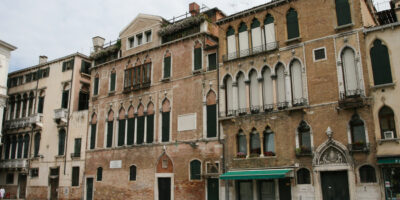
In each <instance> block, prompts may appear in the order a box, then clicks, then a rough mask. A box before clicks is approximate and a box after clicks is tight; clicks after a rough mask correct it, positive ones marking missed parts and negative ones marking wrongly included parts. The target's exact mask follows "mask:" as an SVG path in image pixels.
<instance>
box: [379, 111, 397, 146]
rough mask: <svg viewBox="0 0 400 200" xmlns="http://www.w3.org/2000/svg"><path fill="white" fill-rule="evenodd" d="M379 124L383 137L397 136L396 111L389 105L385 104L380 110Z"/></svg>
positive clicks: (391, 137)
mask: <svg viewBox="0 0 400 200" xmlns="http://www.w3.org/2000/svg"><path fill="white" fill-rule="evenodd" d="M379 124H380V127H381V137H382V139H393V138H397V135H396V127H395V126H396V124H395V121H394V113H393V110H392V109H391V108H389V107H388V106H383V107H382V108H381V110H380V111H379Z"/></svg>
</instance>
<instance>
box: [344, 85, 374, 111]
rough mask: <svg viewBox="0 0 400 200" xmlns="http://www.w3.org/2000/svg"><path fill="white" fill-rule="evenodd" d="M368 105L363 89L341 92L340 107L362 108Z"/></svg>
mask: <svg viewBox="0 0 400 200" xmlns="http://www.w3.org/2000/svg"><path fill="white" fill-rule="evenodd" d="M366 105H367V101H366V98H365V97H363V96H362V90H361V89H357V90H351V91H350V90H348V91H346V92H341V93H340V99H339V108H340V109H344V110H346V109H354V108H361V107H364V106H366Z"/></svg>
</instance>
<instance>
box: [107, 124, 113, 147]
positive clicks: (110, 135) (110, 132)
mask: <svg viewBox="0 0 400 200" xmlns="http://www.w3.org/2000/svg"><path fill="white" fill-rule="evenodd" d="M113 124H114V121H110V122H107V145H106V147H111V146H112V139H113Z"/></svg>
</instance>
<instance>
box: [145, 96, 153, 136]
mask: <svg viewBox="0 0 400 200" xmlns="http://www.w3.org/2000/svg"><path fill="white" fill-rule="evenodd" d="M146 122H147V125H146V130H147V132H146V143H153V141H154V105H153V103H149V105H147V116H146Z"/></svg>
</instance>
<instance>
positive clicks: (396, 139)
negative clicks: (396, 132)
mask: <svg viewBox="0 0 400 200" xmlns="http://www.w3.org/2000/svg"><path fill="white" fill-rule="evenodd" d="M377 142H378V144H379V145H382V144H383V143H388V142H396V143H397V144H400V139H399V138H393V139H380V140H377Z"/></svg>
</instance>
